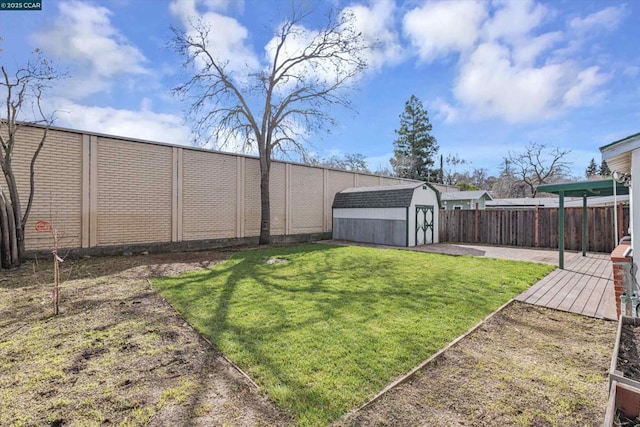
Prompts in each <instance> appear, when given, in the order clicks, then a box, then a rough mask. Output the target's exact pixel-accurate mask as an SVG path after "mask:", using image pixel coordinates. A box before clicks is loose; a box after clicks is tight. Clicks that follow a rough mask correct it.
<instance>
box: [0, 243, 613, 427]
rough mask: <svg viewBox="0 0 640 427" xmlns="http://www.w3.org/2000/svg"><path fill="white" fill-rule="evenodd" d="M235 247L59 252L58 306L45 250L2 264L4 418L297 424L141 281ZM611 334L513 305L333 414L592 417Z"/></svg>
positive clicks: (564, 420)
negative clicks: (89, 254)
mask: <svg viewBox="0 0 640 427" xmlns="http://www.w3.org/2000/svg"><path fill="white" fill-rule="evenodd" d="M249 249H251V248H249ZM236 250H237V249H236ZM242 250H247V248H243V249H242ZM230 253H231V252H229V251H212V252H196V253H173V254H161V255H134V256H128V257H104V258H85V259H78V260H71V259H67V260H66V261H65V263H64V264H63V272H62V276H63V279H65V283H63V285H62V291H61V296H62V301H61V315H60V316H57V317H54V316H52V315H51V312H52V307H51V300H50V298H49V295H50V292H51V285H50V281H51V277H52V265H51V263H50V262H48V261H39V262H37V263H36V262H33V263H27V264H25V265H23V266H22V267H21V268H20V269H17V270H14V271H11V272H8V273H7V272H0V425H44V426H63V425H100V424H104V425H119V424H123V425H145V424H146V425H157V426H164V425H195V426H197V425H203V426H204V425H207V426H208V425H214V426H216V425H233V426H245V425H274V426H281V425H289V424H293V423H294V422H295V421H294V420H292V419H291V418H290V417H289V416H288V415H287V414H286V413H285V412H284V411H283V410H282V409H280V408H278V407H277V406H276V405H275V404H273V402H272V401H271V400H269V398H268V397H266V396H265V395H264V394H263V393H262V392H261V391H260V390H258V389H256V388H255V387H254V386H253V385H252V383H251V382H250V381H249V380H247V379H246V378H244V377H243V376H242V375H241V374H240V373H239V372H238V371H236V370H235V369H234V368H233V366H232V365H231V364H230V363H228V362H227V361H226V360H225V358H224V357H223V356H222V355H221V354H220V353H219V352H217V351H216V350H215V349H214V348H212V347H211V346H210V345H209V344H208V343H206V342H205V341H204V340H203V339H202V338H201V337H200V336H199V335H198V334H197V333H196V332H195V331H194V330H193V329H192V328H191V327H190V326H189V325H188V324H187V323H186V322H185V321H184V319H183V318H182V317H181V316H180V315H178V314H177V313H176V312H175V310H173V309H172V308H171V307H170V306H169V305H168V304H167V303H166V302H165V301H164V299H163V298H162V297H161V296H159V295H158V293H157V292H156V291H155V289H154V288H153V287H152V286H151V285H150V284H149V283H148V282H147V280H146V279H147V278H150V277H158V276H163V275H169V274H178V273H182V272H185V271H188V270H192V269H200V268H207V267H209V266H211V265H213V264H216V263H219V262H222V261H223V260H224V259H226V258H227V257H228V256H229V254H230ZM614 338H615V324H614V323H613V322H607V321H602V320H596V319H589V318H586V317H582V316H577V315H573V314H568V313H562V312H557V311H553V310H547V309H543V308H538V307H534V306H530V305H527V304H522V303H514V304H513V305H512V306H510V307H508V308H507V309H506V310H504V311H503V312H501V313H500V314H498V315H496V316H494V317H492V318H491V320H490V321H488V322H487V323H486V324H484V325H483V326H482V327H481V328H480V329H478V330H477V331H475V332H474V333H473V334H471V335H470V336H468V337H467V338H465V339H463V340H461V341H460V342H459V343H458V344H457V345H455V346H454V347H452V348H451V349H450V350H448V351H446V352H445V353H444V355H443V356H442V357H440V358H439V359H437V360H436V361H435V362H433V363H431V364H429V365H428V366H427V367H425V369H423V370H421V371H420V372H419V373H418V374H417V375H416V376H415V377H413V378H412V379H411V380H410V381H408V382H407V383H404V384H402V385H401V386H399V387H397V388H395V389H393V390H392V391H390V392H389V393H387V394H385V395H384V396H383V397H382V398H381V399H380V400H378V401H376V402H375V403H374V404H372V405H371V406H369V407H367V408H365V409H363V410H361V411H358V412H352V413H350V414H348V415H347V416H345V417H344V418H343V419H342V420H340V421H338V422H337V423H336V424H337V425H344V426H361V425H376V426H379V425H397V426H403V425H411V426H413V425H428V426H432V425H433V426H459V425H468V426H495V425H505V426H510V425H521V426H547V425H549V426H553V425H580V426H599V425H601V423H602V419H603V415H604V410H605V404H606V400H607V370H608V366H609V362H610V357H611V351H612V346H613V341H614Z"/></svg>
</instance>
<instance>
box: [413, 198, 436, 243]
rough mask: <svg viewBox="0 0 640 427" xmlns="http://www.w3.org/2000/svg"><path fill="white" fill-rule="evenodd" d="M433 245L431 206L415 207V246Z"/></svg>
mask: <svg viewBox="0 0 640 427" xmlns="http://www.w3.org/2000/svg"><path fill="white" fill-rule="evenodd" d="M431 243H433V206H432V205H416V246H419V245H428V244H431Z"/></svg>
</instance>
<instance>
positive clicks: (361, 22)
mask: <svg viewBox="0 0 640 427" xmlns="http://www.w3.org/2000/svg"><path fill="white" fill-rule="evenodd" d="M395 9H396V7H395V3H394V1H393V0H378V1H375V2H374V3H373V5H372V6H371V7H367V6H365V5H362V4H359V5H353V6H350V7H347V8H345V10H344V12H351V13H353V14H354V16H355V18H356V27H357V29H358V30H359V31H361V32H362V35H363V36H364V38H365V41H366V43H367V44H368V45H373V46H374V48H373V49H372V50H371V52H370V55H369V58H368V63H369V65H370V66H371V67H373V68H379V67H381V66H383V65H385V64H392V65H393V64H398V63H399V62H400V61H402V59H403V58H402V57H403V52H402V46H401V45H400V41H399V39H398V34H397V32H396V31H395V28H394V27H395V21H394V18H393V17H394V12H395Z"/></svg>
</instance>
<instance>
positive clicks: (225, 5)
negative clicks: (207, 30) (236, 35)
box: [169, 0, 244, 22]
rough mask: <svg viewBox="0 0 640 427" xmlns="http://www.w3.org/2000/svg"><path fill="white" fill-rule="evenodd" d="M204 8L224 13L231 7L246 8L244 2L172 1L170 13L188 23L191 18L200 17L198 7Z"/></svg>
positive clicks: (231, 0) (239, 0)
mask: <svg viewBox="0 0 640 427" xmlns="http://www.w3.org/2000/svg"><path fill="white" fill-rule="evenodd" d="M199 6H202V7H204V8H205V9H207V10H209V11H218V12H224V11H226V10H228V9H229V8H230V7H231V6H234V7H236V8H238V9H243V8H244V1H242V0H172V1H171V3H170V4H169V11H170V12H171V13H172V14H173V15H175V16H177V17H178V18H180V20H182V21H183V22H188V20H189V19H190V18H194V17H198V16H199V15H200V13H199V11H198V7H199Z"/></svg>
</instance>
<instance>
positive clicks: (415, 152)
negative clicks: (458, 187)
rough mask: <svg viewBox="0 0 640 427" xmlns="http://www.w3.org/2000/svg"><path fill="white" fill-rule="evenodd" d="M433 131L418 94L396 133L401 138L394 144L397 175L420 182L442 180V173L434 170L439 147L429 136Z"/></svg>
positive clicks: (409, 101)
mask: <svg viewBox="0 0 640 427" xmlns="http://www.w3.org/2000/svg"><path fill="white" fill-rule="evenodd" d="M431 130H432V126H431V123H430V122H429V117H428V114H427V110H425V109H424V107H423V106H422V102H420V100H419V99H418V98H417V97H416V96H415V95H411V98H409V100H408V101H407V102H406V103H405V106H404V112H403V113H402V114H401V115H400V129H397V130H396V134H397V135H398V138H397V139H396V140H395V142H394V143H393V146H394V150H393V155H394V157H393V158H392V159H391V166H392V167H393V170H394V172H395V173H396V175H398V176H399V177H401V178H409V179H416V180H421V181H437V180H438V179H439V176H440V171H439V170H438V169H437V168H434V167H433V166H434V157H435V156H436V154H437V153H438V145H437V143H436V139H435V137H433V136H432V135H431V134H430V133H429V132H431Z"/></svg>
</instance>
